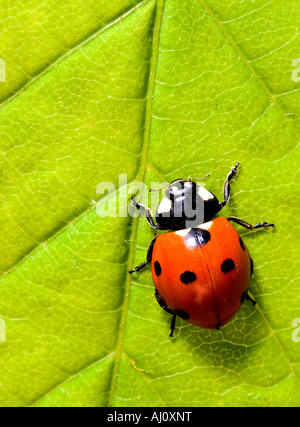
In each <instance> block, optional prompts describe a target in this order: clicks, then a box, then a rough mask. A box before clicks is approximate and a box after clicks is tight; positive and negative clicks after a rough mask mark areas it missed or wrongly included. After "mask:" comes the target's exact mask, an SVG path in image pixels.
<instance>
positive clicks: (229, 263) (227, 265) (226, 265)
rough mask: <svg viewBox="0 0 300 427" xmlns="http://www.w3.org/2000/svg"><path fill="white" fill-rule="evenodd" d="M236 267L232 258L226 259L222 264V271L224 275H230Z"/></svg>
mask: <svg viewBox="0 0 300 427" xmlns="http://www.w3.org/2000/svg"><path fill="white" fill-rule="evenodd" d="M234 267H235V264H234V261H233V259H231V258H228V259H225V261H223V262H222V265H221V270H222V271H223V273H225V274H226V273H228V272H229V271H231V270H233V269H234Z"/></svg>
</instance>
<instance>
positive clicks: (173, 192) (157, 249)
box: [129, 163, 274, 337]
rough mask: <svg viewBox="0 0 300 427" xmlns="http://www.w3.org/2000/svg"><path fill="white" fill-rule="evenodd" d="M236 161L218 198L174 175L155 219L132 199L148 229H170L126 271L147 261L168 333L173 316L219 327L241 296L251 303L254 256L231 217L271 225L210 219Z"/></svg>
mask: <svg viewBox="0 0 300 427" xmlns="http://www.w3.org/2000/svg"><path fill="white" fill-rule="evenodd" d="M238 166H239V163H237V164H236V165H235V166H234V167H232V168H231V171H230V172H229V174H228V175H227V177H226V180H225V182H224V185H223V195H224V201H223V202H219V200H218V199H217V197H216V196H215V195H214V194H213V193H211V192H210V191H208V190H207V189H205V188H204V187H200V186H198V185H197V184H196V182H195V181H192V180H184V179H177V180H175V181H173V182H172V183H171V184H170V185H169V186H168V188H167V190H166V194H165V197H164V198H163V199H162V200H161V202H160V204H159V206H158V208H157V211H156V215H155V222H154V217H153V215H152V213H151V211H150V209H149V208H147V207H145V206H144V205H142V204H140V203H138V202H137V201H136V200H135V199H134V198H132V199H131V204H132V205H133V206H134V207H136V208H137V209H139V210H141V211H145V213H146V219H147V221H148V223H149V225H150V226H151V227H152V228H154V229H157V230H171V231H170V232H169V233H165V234H160V235H159V236H156V237H155V238H154V239H153V240H152V242H151V243H150V245H149V248H148V253H147V261H146V262H143V263H142V264H140V265H138V266H137V267H135V268H134V269H133V270H131V271H129V273H130V274H132V273H134V272H137V271H139V270H141V269H143V268H144V267H146V266H147V265H148V264H150V263H151V264H152V277H153V282H154V286H155V296H156V299H157V301H158V303H159V305H160V306H161V307H162V308H163V309H164V310H166V311H167V312H168V313H170V314H172V316H173V317H172V322H171V333H170V336H171V337H172V336H173V332H174V329H175V322H176V316H179V317H181V318H182V319H185V320H186V321H188V322H190V323H192V324H194V325H197V326H200V327H202V328H206V329H220V328H221V327H222V326H224V325H226V324H227V323H228V322H229V321H230V319H231V318H232V317H233V316H234V315H235V314H236V312H237V311H238V310H239V308H240V307H241V305H242V304H243V302H244V301H245V300H250V301H251V302H252V304H253V305H255V301H254V300H253V299H252V298H251V297H250V296H249V294H248V288H249V283H250V277H251V275H252V272H253V261H252V259H251V257H250V254H249V251H248V249H247V246H246V245H245V243H244V241H243V239H242V238H241V237H240V235H239V234H238V232H237V231H236V230H235V228H234V227H233V226H232V225H231V222H235V223H237V224H239V225H241V226H243V227H245V228H247V229H248V230H255V229H258V228H263V227H274V224H269V223H268V222H262V223H258V224H256V225H251V224H249V223H248V222H246V221H243V220H242V219H239V218H236V217H228V218H225V217H217V218H215V219H213V217H214V216H215V214H216V213H218V212H219V211H220V210H221V209H222V208H223V207H224V206H225V205H226V204H227V203H228V201H229V197H230V181H231V180H232V178H233V177H234V176H235V175H236V174H237V168H238Z"/></svg>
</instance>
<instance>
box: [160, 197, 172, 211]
mask: <svg viewBox="0 0 300 427" xmlns="http://www.w3.org/2000/svg"><path fill="white" fill-rule="evenodd" d="M171 208H172V202H171V200H170V199H168V197H164V198H163V199H162V201H161V202H160V204H159V206H158V209H157V213H158V214H163V213H167V212H170V210H171Z"/></svg>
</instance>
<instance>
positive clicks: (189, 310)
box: [152, 217, 251, 329]
mask: <svg viewBox="0 0 300 427" xmlns="http://www.w3.org/2000/svg"><path fill="white" fill-rule="evenodd" d="M197 229H199V230H200V231H201V230H206V232H208V233H206V236H207V238H206V240H208V241H205V240H204V241H202V244H200V242H201V239H200V242H199V244H197V240H193V239H192V240H191V244H189V240H190V239H189V237H188V236H189V233H190V234H191V230H195V229H183V230H179V231H174V232H171V233H166V234H162V235H160V236H158V237H157V238H156V240H155V243H154V246H153V252H152V276H153V281H154V285H155V288H156V289H157V291H158V293H159V295H160V297H161V298H162V300H163V302H164V303H165V304H166V305H167V306H168V307H169V308H170V309H171V310H172V311H173V312H174V313H176V314H178V315H179V316H180V317H183V318H184V319H185V320H186V321H187V322H190V323H193V324H194V325H197V326H201V327H202V328H206V329H216V328H219V327H221V326H223V325H225V324H226V323H228V322H229V320H230V319H231V318H232V317H233V316H234V315H235V314H236V312H237V311H238V310H239V308H240V307H241V305H242V303H243V300H244V299H245V295H246V293H247V289H248V287H249V282H250V276H251V258H250V255H249V251H248V249H247V247H246V245H245V243H244V242H243V241H242V239H241V238H240V236H239V234H238V232H237V231H236V230H235V228H234V227H233V226H232V225H231V224H230V222H229V221H228V220H227V219H226V218H224V217H220V218H216V219H214V220H212V221H209V222H207V223H204V224H201V225H199V226H198V227H197ZM191 237H192V236H191ZM195 241H196V244H195ZM198 241H199V239H198Z"/></svg>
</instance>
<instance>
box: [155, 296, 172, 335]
mask: <svg viewBox="0 0 300 427" xmlns="http://www.w3.org/2000/svg"><path fill="white" fill-rule="evenodd" d="M155 297H156V300H157V302H158V304H159V305H160V306H161V308H163V309H164V310H165V311H166V312H167V313H169V314H172V315H173V317H172V322H171V327H170V328H171V332H170V337H173V332H174V330H175V323H176V314H175V313H174V312H173V311H172V310H171V309H170V307H168V306H167V304H165V303H164V301H163V299H162V297H161V296H160V295H159V293H158V292H157V289H155Z"/></svg>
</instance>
